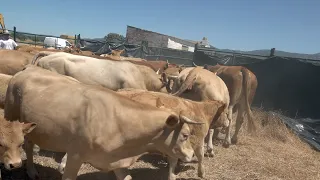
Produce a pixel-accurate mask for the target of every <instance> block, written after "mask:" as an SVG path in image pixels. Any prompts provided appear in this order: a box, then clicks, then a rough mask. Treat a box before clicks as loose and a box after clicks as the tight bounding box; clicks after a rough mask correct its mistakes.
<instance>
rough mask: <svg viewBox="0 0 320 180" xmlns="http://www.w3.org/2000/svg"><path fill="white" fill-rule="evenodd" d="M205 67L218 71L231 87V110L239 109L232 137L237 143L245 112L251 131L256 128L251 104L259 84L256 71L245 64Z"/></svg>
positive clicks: (205, 66) (232, 141) (234, 142)
mask: <svg viewBox="0 0 320 180" xmlns="http://www.w3.org/2000/svg"><path fill="white" fill-rule="evenodd" d="M204 69H207V70H209V71H211V72H213V73H216V74H217V75H218V76H219V77H220V78H221V79H222V80H223V81H224V82H225V83H226V85H227V87H228V89H229V95H230V104H229V109H230V110H229V111H230V113H232V112H237V111H238V114H237V120H236V128H235V133H234V135H233V136H232V139H231V143H232V144H236V143H237V142H238V133H239V130H240V128H241V126H242V123H243V119H244V116H245V114H247V117H248V119H249V121H248V122H249V124H248V125H249V129H248V130H249V132H254V131H255V129H256V125H255V123H254V121H253V114H252V112H251V108H250V105H251V103H252V101H253V98H254V95H255V92H256V89H257V86H258V81H257V78H256V76H255V75H254V73H252V72H251V71H250V70H249V69H247V68H245V67H243V66H222V65H215V66H210V65H204Z"/></svg>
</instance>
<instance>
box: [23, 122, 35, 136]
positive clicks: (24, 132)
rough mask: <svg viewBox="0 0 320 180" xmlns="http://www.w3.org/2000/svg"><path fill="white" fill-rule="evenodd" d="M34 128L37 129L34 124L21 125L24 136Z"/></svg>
mask: <svg viewBox="0 0 320 180" xmlns="http://www.w3.org/2000/svg"><path fill="white" fill-rule="evenodd" d="M35 127H37V124H36V123H23V124H22V132H23V134H24V135H26V134H29V133H30V132H31V131H32V130H33V129H34V128H35Z"/></svg>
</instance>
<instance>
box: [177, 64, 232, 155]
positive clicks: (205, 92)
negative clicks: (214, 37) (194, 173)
mask: <svg viewBox="0 0 320 180" xmlns="http://www.w3.org/2000/svg"><path fill="white" fill-rule="evenodd" d="M185 70H187V69H185ZM182 72H183V71H182ZM182 72H181V73H182ZM174 82H175V83H174V84H178V83H179V82H180V83H181V86H180V87H179V89H178V90H177V91H172V93H173V95H174V96H180V97H184V98H186V99H191V100H194V101H208V100H209V101H210V100H215V101H221V102H223V103H225V104H226V108H225V110H224V113H223V114H224V115H225V116H222V117H221V118H225V119H228V120H229V122H230V123H228V125H226V126H225V127H228V126H229V124H231V122H232V121H231V116H232V114H231V115H230V114H229V112H228V107H229V102H230V97H229V91H228V88H227V86H226V84H225V83H224V82H223V80H222V79H221V78H220V77H218V76H217V75H215V74H214V73H211V72H210V71H208V70H205V69H203V68H202V67H195V68H193V69H192V70H191V71H190V72H189V73H188V75H187V76H186V79H185V80H184V81H182V82H181V81H180V79H175V80H174ZM228 120H225V122H227V121H228ZM228 129H229V128H227V130H228ZM213 132H214V131H213V129H210V130H209V138H208V143H207V146H208V147H207V153H208V154H209V156H213V151H212V150H213V144H212V138H213ZM215 132H218V131H215ZM230 141H231V138H230V132H227V135H226V138H225V143H224V145H225V146H228V144H230V143H229V142H230Z"/></svg>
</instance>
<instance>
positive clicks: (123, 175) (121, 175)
mask: <svg viewBox="0 0 320 180" xmlns="http://www.w3.org/2000/svg"><path fill="white" fill-rule="evenodd" d="M113 172H114V174H115V175H116V177H117V180H132V177H131V175H130V172H129V170H128V169H127V168H121V169H115V170H113Z"/></svg>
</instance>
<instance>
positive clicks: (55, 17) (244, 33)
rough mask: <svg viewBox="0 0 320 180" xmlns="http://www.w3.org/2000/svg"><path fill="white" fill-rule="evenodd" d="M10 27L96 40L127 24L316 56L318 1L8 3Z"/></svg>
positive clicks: (219, 43)
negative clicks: (78, 35)
mask: <svg viewBox="0 0 320 180" xmlns="http://www.w3.org/2000/svg"><path fill="white" fill-rule="evenodd" d="M0 13H2V14H3V15H4V18H5V24H6V26H7V28H8V29H13V26H16V27H17V30H18V31H24V32H30V33H38V34H49V35H57V36H58V35H60V34H70V35H74V34H81V36H82V37H88V38H98V37H99V38H100V37H104V36H105V35H106V34H108V33H110V32H115V33H119V34H122V35H124V36H125V35H126V27H127V25H131V26H135V27H139V28H142V29H146V30H151V31H156V32H159V33H162V34H167V35H171V36H176V37H179V38H182V39H190V40H201V39H202V37H204V36H206V37H208V40H209V42H210V44H211V45H213V46H215V47H218V48H228V49H237V50H256V49H270V48H272V47H275V48H276V49H277V50H284V51H289V52H297V53H308V54H313V53H319V52H320V45H319V44H320V21H319V18H320V0H220V1H215V0H197V1H194V0H159V1H154V0H122V1H107V0H90V1H89V0H52V1H47V0H46V1H45V0H28V1H26V0H25V1H21V0H6V1H2V2H1V5H0Z"/></svg>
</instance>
